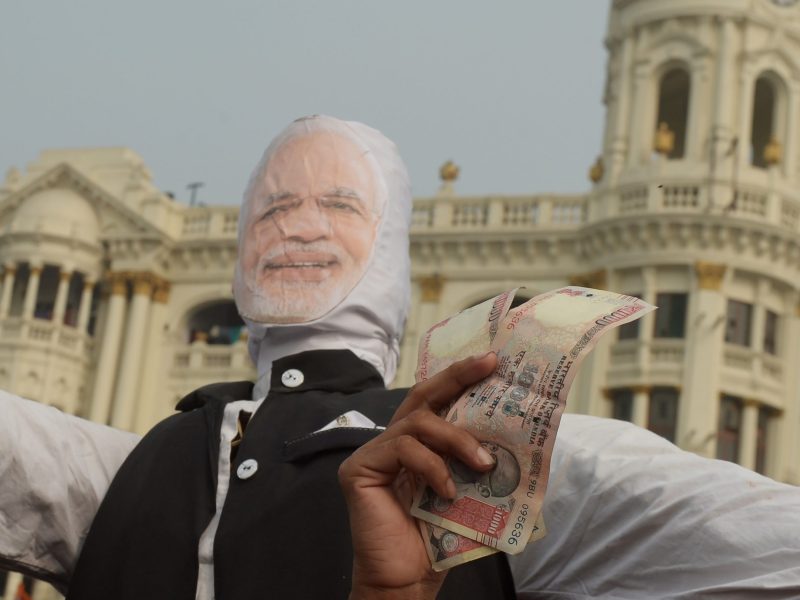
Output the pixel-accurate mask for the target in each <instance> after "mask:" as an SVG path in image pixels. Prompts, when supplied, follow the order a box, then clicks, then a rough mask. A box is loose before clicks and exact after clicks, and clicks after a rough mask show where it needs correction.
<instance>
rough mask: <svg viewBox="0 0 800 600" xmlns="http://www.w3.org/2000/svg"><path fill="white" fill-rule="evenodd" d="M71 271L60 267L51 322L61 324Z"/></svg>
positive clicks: (65, 306)
mask: <svg viewBox="0 0 800 600" xmlns="http://www.w3.org/2000/svg"><path fill="white" fill-rule="evenodd" d="M71 278H72V272H71V271H67V270H66V269H62V270H61V272H60V273H59V274H58V290H57V291H56V301H55V304H54V306H53V323H55V324H56V325H62V324H63V323H64V311H65V310H66V308H67V293H68V292H69V280H70V279H71Z"/></svg>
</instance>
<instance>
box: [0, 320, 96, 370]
mask: <svg viewBox="0 0 800 600" xmlns="http://www.w3.org/2000/svg"><path fill="white" fill-rule="evenodd" d="M2 346H5V347H14V348H26V349H41V350H45V351H52V350H56V351H58V352H61V353H65V354H66V355H67V356H68V357H70V358H74V357H76V356H78V357H80V358H82V359H84V360H87V361H88V359H89V357H90V356H91V353H92V348H93V346H94V340H93V339H92V338H91V337H90V336H89V335H87V334H85V333H82V332H80V331H78V330H77V329H75V328H74V327H71V326H69V325H63V324H59V323H53V322H51V321H42V320H39V319H22V318H20V317H10V318H7V319H4V320H2V321H0V347H2Z"/></svg>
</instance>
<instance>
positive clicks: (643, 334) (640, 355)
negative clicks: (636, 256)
mask: <svg viewBox="0 0 800 600" xmlns="http://www.w3.org/2000/svg"><path fill="white" fill-rule="evenodd" d="M642 284H643V287H644V289H642V290H641V292H642V300H644V301H645V302H647V303H649V304H653V305H655V304H656V269H655V267H642ZM655 325H656V313H655V312H651V313H649V314H646V315H645V316H643V317H642V318H641V319H639V345H638V346H637V348H636V362H637V363H638V365H639V368H640V369H641V371H642V373H644V374H645V375H649V373H650V346H651V345H652V344H653V330H654V329H655Z"/></svg>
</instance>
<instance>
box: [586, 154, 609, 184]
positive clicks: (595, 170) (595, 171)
mask: <svg viewBox="0 0 800 600" xmlns="http://www.w3.org/2000/svg"><path fill="white" fill-rule="evenodd" d="M605 172H606V168H605V165H603V157H602V156H598V157H597V160H596V161H594V164H593V165H592V166H591V167H590V168H589V179H591V180H592V183H599V182H600V180H601V179H603V175H604V174H605Z"/></svg>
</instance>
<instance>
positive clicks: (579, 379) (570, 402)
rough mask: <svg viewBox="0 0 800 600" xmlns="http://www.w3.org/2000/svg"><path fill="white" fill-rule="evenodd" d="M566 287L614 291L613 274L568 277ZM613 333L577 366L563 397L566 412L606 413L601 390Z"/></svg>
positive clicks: (614, 336) (600, 341) (601, 270)
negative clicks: (566, 394) (576, 370)
mask: <svg viewBox="0 0 800 600" xmlns="http://www.w3.org/2000/svg"><path fill="white" fill-rule="evenodd" d="M569 283H570V285H578V286H582V287H589V288H595V289H599V290H609V289H615V287H617V283H616V273H614V272H613V271H606V270H605V269H600V270H597V271H592V272H591V273H586V274H583V275H577V276H575V277H570V279H569ZM616 340H617V334H616V332H613V331H612V332H609V333H607V334H606V335H604V336H601V337H600V338H599V339H598V340H597V345H596V346H595V347H594V350H592V351H591V352H590V353H589V354H588V355H587V356H586V357H585V358H584V359H583V362H582V363H581V367H580V369H579V370H578V373H577V375H576V376H575V379H574V380H573V382H572V388H571V389H570V393H569V396H568V397H567V410H568V411H569V412H578V413H584V414H590V415H606V414H608V404H609V399H608V398H607V397H604V392H603V390H605V389H607V386H608V379H607V375H608V370H609V365H610V363H611V347H612V346H613V345H614V344H615V343H616Z"/></svg>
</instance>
